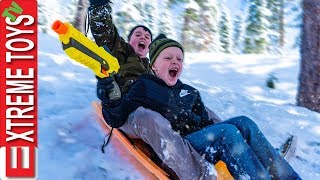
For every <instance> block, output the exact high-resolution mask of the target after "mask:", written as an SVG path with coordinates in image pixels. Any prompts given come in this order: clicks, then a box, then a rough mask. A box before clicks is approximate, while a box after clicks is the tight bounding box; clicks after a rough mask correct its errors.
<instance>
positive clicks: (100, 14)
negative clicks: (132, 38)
mask: <svg viewBox="0 0 320 180" xmlns="http://www.w3.org/2000/svg"><path fill="white" fill-rule="evenodd" d="M88 11H89V23H90V28H91V33H92V35H93V37H94V39H95V41H96V43H97V45H98V46H104V45H106V46H107V47H108V48H109V49H110V50H111V52H112V54H114V55H115V54H117V53H122V54H126V53H127V51H128V48H130V47H129V46H130V45H129V44H128V43H126V42H125V40H124V39H123V38H121V37H120V36H119V33H118V31H117V28H116V26H115V25H114V24H113V21H112V8H111V6H110V2H109V1H102V2H100V3H98V4H97V3H95V4H92V3H91V5H90V7H89V9H88ZM117 58H118V61H123V59H121V58H119V57H117ZM119 63H120V64H122V62H119Z"/></svg>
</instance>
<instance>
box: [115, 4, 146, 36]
mask: <svg viewBox="0 0 320 180" xmlns="http://www.w3.org/2000/svg"><path fill="white" fill-rule="evenodd" d="M137 3H138V1H136V0H132V1H127V2H124V1H119V2H117V3H115V4H114V7H113V9H112V10H113V19H114V21H113V22H114V24H115V25H116V26H117V30H118V33H119V34H120V36H122V37H126V35H128V33H129V31H130V30H131V29H132V28H133V27H134V26H136V25H138V24H141V23H140V22H142V17H141V15H140V12H139V10H138V9H137Z"/></svg>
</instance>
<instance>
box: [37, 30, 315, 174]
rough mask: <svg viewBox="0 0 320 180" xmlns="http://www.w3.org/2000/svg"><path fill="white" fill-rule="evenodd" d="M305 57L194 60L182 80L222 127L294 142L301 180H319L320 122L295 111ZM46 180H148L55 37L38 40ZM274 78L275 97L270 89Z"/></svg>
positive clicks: (89, 78) (85, 73)
mask: <svg viewBox="0 0 320 180" xmlns="http://www.w3.org/2000/svg"><path fill="white" fill-rule="evenodd" d="M299 59H300V58H299V54H298V53H297V52H296V54H291V55H283V56H279V55H277V56H273V55H224V54H212V53H211V54H209V53H192V54H190V53H187V54H186V59H185V67H184V72H183V74H182V78H181V80H182V81H183V82H184V83H187V84H190V85H192V86H194V87H196V88H197V89H198V90H199V91H200V93H201V96H202V99H203V101H204V102H205V104H206V105H207V106H208V107H209V108H210V109H212V110H213V111H214V112H215V113H216V114H218V116H219V117H220V118H222V119H227V118H231V117H234V116H239V115H245V116H248V117H250V118H252V119H253V120H254V121H255V122H256V123H257V124H258V126H259V127H260V128H261V130H262V132H263V133H264V134H265V136H266V137H267V139H268V140H269V141H270V142H271V144H272V145H274V146H275V147H279V146H280V145H281V144H282V143H283V142H284V141H285V140H286V138H287V137H288V136H289V135H290V134H294V135H297V136H298V148H297V151H296V154H295V156H294V157H293V158H292V159H291V160H290V161H289V163H290V164H291V165H292V166H293V168H294V169H295V170H296V171H297V172H298V173H299V174H300V176H301V177H302V179H319V178H320V140H319V139H320V114H319V113H316V112H313V111H310V110H308V109H306V108H303V107H298V106H296V105H295V102H296V100H295V98H296V93H297V83H298V80H297V78H298V72H299V71H298V70H299V61H300V60H299ZM38 72H39V76H38V80H39V91H38V94H39V97H38V103H39V153H38V154H39V168H38V175H39V179H48V180H51V179H52V180H53V179H54V180H56V179H75V180H76V179H143V177H142V176H141V175H140V174H139V173H138V172H137V171H136V170H135V169H134V167H133V166H131V165H130V164H128V162H127V160H126V159H124V158H123V157H122V156H121V153H120V152H117V151H115V150H114V147H113V145H108V146H107V147H106V153H105V154H103V153H101V151H100V146H101V144H102V142H103V140H104V137H105V134H104V133H103V132H102V131H101V129H100V127H99V126H98V125H97V124H96V123H95V121H94V118H95V115H94V110H93V108H92V106H91V102H92V101H97V98H96V94H95V85H96V80H95V77H94V75H93V73H92V72H91V71H90V70H89V69H86V68H84V67H83V66H81V65H79V64H77V63H73V62H71V61H70V60H69V58H68V57H67V56H66V55H65V54H64V52H63V51H62V48H61V44H60V43H59V41H58V39H57V37H56V36H52V35H47V34H41V33H39V69H38ZM269 74H273V75H274V76H276V77H277V78H278V82H276V89H269V88H267V87H266V85H265V84H266V79H267V78H268V77H269Z"/></svg>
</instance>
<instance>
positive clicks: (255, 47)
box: [244, 0, 269, 54]
mask: <svg viewBox="0 0 320 180" xmlns="http://www.w3.org/2000/svg"><path fill="white" fill-rule="evenodd" d="M249 3H250V5H249V15H248V18H247V20H246V24H247V26H246V32H245V33H246V34H245V39H244V52H245V53H256V54H259V53H264V52H266V50H267V45H268V41H269V39H268V29H267V27H268V21H267V20H266V14H265V12H268V11H267V9H266V3H265V1H264V0H250V1H249Z"/></svg>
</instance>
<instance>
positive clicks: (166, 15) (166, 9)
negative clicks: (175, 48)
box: [158, 0, 177, 39]
mask: <svg viewBox="0 0 320 180" xmlns="http://www.w3.org/2000/svg"><path fill="white" fill-rule="evenodd" d="M169 5H170V3H169V1H168V0H162V1H161V3H160V7H159V9H161V10H160V13H159V18H158V29H159V33H164V34H165V35H166V36H167V37H169V38H172V39H177V35H176V32H175V30H174V28H173V19H172V14H171V11H170V6H169Z"/></svg>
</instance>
